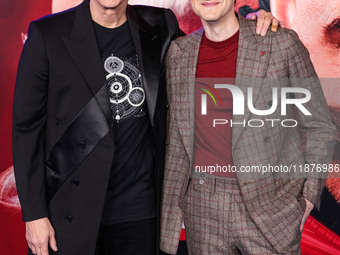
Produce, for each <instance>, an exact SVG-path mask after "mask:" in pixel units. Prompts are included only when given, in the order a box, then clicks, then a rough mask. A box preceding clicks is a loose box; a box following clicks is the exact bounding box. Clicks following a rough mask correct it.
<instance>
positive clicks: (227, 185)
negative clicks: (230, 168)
mask: <svg viewBox="0 0 340 255" xmlns="http://www.w3.org/2000/svg"><path fill="white" fill-rule="evenodd" d="M202 176H203V177H200V178H194V179H191V182H190V184H189V188H188V192H187V193H186V196H185V198H184V201H185V206H184V208H183V211H184V222H185V226H186V239H187V245H188V250H189V254H202V255H212V254H233V255H234V254H235V255H237V254H252V255H275V254H294V255H297V254H300V253H301V251H300V240H301V232H300V230H299V229H298V228H297V229H296V231H295V238H294V239H292V240H291V243H290V244H289V248H288V249H287V251H286V252H285V253H278V252H277V251H276V250H275V248H274V247H273V245H272V244H271V243H270V242H269V241H268V240H267V238H266V237H265V236H264V235H263V233H262V232H261V230H260V229H259V227H258V226H257V225H256V223H255V222H254V221H253V219H252V218H251V217H250V214H249V212H248V209H247V207H246V205H245V203H244V199H243V196H242V193H241V190H240V187H239V185H238V181H237V179H234V178H225V179H219V178H209V179H207V178H206V177H205V174H202ZM303 213H304V207H302V206H301V207H299V208H297V210H296V211H294V212H293V215H292V217H294V218H296V219H297V222H299V221H301V220H302V216H303Z"/></svg>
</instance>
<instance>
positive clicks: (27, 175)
mask: <svg viewBox="0 0 340 255" xmlns="http://www.w3.org/2000/svg"><path fill="white" fill-rule="evenodd" d="M48 68H49V67H48V59H47V55H46V48H45V43H44V38H43V34H42V32H41V29H40V28H39V26H38V24H36V23H35V22H32V23H31V24H30V26H29V31H28V38H27V41H26V43H25V45H24V48H23V51H22V54H21V58H20V62H19V67H18V73H17V80H16V86H15V93H14V103H13V165H14V173H15V178H16V184H17V189H18V195H19V199H20V203H21V207H22V215H23V220H24V221H32V220H36V219H39V218H43V217H46V216H48V210H47V200H46V188H45V166H44V151H45V148H44V129H45V123H46V103H47V92H48Z"/></svg>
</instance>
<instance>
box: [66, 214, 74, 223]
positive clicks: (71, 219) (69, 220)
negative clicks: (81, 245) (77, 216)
mask: <svg viewBox="0 0 340 255" xmlns="http://www.w3.org/2000/svg"><path fill="white" fill-rule="evenodd" d="M65 221H66V222H67V223H71V222H72V221H73V217H72V215H70V214H67V215H66V216H65Z"/></svg>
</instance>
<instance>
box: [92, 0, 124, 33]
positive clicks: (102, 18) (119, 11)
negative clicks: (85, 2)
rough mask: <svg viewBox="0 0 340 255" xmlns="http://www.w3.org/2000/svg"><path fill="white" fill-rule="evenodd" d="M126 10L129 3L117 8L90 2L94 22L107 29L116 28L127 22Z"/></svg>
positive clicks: (95, 0) (93, 1)
mask: <svg viewBox="0 0 340 255" xmlns="http://www.w3.org/2000/svg"><path fill="white" fill-rule="evenodd" d="M126 8H127V1H124V2H122V3H121V4H119V5H117V6H115V7H105V6H103V5H101V4H100V3H99V2H98V1H97V0H91V1H90V12H91V17H92V20H93V21H94V22H96V23H98V24H99V25H101V26H103V27H107V28H116V27H119V26H121V25H122V24H124V23H125V22H126V20H127V17H126Z"/></svg>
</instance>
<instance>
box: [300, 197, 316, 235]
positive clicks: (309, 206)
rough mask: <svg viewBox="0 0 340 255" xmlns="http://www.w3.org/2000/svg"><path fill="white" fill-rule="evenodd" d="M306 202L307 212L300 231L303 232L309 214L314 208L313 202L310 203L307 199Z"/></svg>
mask: <svg viewBox="0 0 340 255" xmlns="http://www.w3.org/2000/svg"><path fill="white" fill-rule="evenodd" d="M305 201H306V210H305V214H304V215H303V217H302V221H301V225H300V231H301V232H302V230H303V226H304V225H305V223H306V221H307V218H308V216H309V214H310V213H311V211H312V210H313V208H314V204H313V203H312V202H309V201H308V200H307V199H306V198H305Z"/></svg>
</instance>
